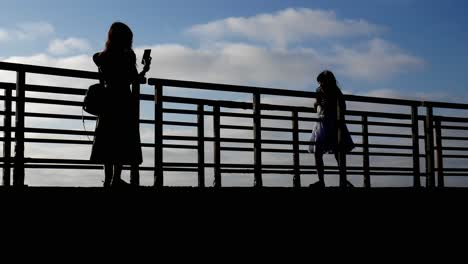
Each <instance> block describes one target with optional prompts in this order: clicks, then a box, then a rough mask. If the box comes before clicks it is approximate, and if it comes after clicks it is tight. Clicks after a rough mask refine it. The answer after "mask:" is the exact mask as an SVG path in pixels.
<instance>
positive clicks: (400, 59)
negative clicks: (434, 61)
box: [333, 38, 425, 80]
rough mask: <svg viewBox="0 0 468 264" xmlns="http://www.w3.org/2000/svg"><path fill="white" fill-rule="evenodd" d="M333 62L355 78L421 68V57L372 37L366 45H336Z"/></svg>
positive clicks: (377, 78)
mask: <svg viewBox="0 0 468 264" xmlns="http://www.w3.org/2000/svg"><path fill="white" fill-rule="evenodd" d="M335 52H336V53H335V55H334V58H333V60H334V61H333V63H334V64H336V65H339V67H340V70H341V72H342V73H344V74H346V75H347V76H349V77H352V78H355V79H364V80H379V79H384V78H388V77H390V76H394V75H396V74H398V73H401V72H406V71H408V70H414V69H420V68H421V67H423V66H424V64H425V62H424V60H422V59H421V58H418V57H416V56H413V55H410V54H408V53H407V52H405V51H402V50H401V49H400V48H398V47H397V46H396V45H394V44H392V43H390V42H387V41H385V40H382V39H378V38H375V39H372V40H371V41H369V42H368V43H367V44H366V45H365V46H364V47H358V48H347V47H343V46H338V47H336V51H335Z"/></svg>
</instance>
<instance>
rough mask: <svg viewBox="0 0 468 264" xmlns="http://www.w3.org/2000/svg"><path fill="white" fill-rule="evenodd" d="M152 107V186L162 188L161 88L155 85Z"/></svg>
mask: <svg viewBox="0 0 468 264" xmlns="http://www.w3.org/2000/svg"><path fill="white" fill-rule="evenodd" d="M154 101H155V107H154V121H155V122H154V124H155V126H154V144H155V146H154V186H155V187H163V186H164V168H163V148H164V146H163V86H162V85H161V84H156V85H155V97H154Z"/></svg>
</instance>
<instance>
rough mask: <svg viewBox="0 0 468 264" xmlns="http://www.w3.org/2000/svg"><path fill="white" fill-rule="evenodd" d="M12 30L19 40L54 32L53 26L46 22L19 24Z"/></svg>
mask: <svg viewBox="0 0 468 264" xmlns="http://www.w3.org/2000/svg"><path fill="white" fill-rule="evenodd" d="M13 32H14V35H15V36H16V37H17V38H18V39H20V40H30V39H35V38H38V37H43V36H48V35H51V34H53V33H54V32H55V28H54V26H52V25H51V24H49V23H47V22H30V23H22V24H19V25H18V26H17V29H16V30H14V31H13Z"/></svg>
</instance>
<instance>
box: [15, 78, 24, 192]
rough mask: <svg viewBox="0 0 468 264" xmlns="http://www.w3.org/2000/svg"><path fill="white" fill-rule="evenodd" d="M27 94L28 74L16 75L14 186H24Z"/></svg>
mask: <svg viewBox="0 0 468 264" xmlns="http://www.w3.org/2000/svg"><path fill="white" fill-rule="evenodd" d="M25 94H26V72H24V71H19V72H17V75H16V117H15V119H16V121H15V122H16V126H15V139H16V144H15V165H14V169H13V186H16V187H22V186H24V176H25V175H24V108H25V101H26V100H25Z"/></svg>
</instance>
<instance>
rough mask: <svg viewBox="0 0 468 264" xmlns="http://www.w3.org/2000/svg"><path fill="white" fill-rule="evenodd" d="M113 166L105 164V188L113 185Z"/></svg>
mask: <svg viewBox="0 0 468 264" xmlns="http://www.w3.org/2000/svg"><path fill="white" fill-rule="evenodd" d="M112 173H113V166H112V164H109V163H107V164H104V188H107V187H109V186H110V185H111V181H112Z"/></svg>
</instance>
